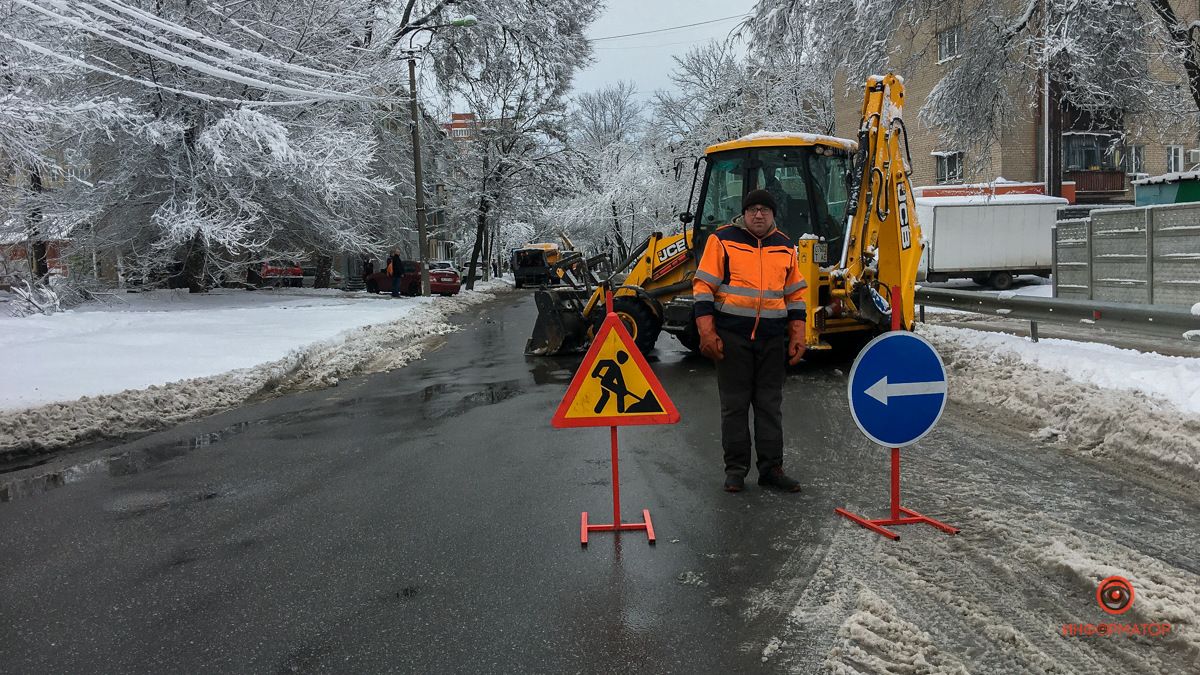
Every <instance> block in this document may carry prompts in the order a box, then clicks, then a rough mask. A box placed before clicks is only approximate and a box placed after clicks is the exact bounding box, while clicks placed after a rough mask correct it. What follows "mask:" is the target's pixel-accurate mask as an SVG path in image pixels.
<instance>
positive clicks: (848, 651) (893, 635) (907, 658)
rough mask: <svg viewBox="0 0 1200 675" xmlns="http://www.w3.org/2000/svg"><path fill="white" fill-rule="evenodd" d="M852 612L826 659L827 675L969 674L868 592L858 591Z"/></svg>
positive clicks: (882, 601)
mask: <svg viewBox="0 0 1200 675" xmlns="http://www.w3.org/2000/svg"><path fill="white" fill-rule="evenodd" d="M855 609H856V610H857V611H855V612H854V614H852V615H850V618H848V619H846V622H845V623H843V624H842V626H841V628H839V629H838V638H839V639H840V640H839V643H838V644H837V645H835V646H834V647H833V649H831V650H830V651H829V654H828V655H826V657H825V668H826V669H827V670H828V671H829V672H831V673H835V674H837V675H857V674H859V673H961V674H963V675H965V674H966V673H967V672H969V671H967V669H966V667H965V666H964V665H963V664H962V663H961V662H960V661H958V659H955V658H954V657H953V656H951V655H950V654H947V653H945V652H943V651H941V650H939V649H938V648H937V646H936V645H934V644H933V640H932V639H931V638H930V636H929V633H926V632H925V631H923V630H921V629H920V628H917V626H915V625H914V624H912V623H911V622H909V621H905V620H904V619H902V618H900V616H899V615H898V614H897V612H896V608H895V607H893V606H892V605H891V604H889V603H888V602H887V601H885V600H884V599H883V598H880V597H879V596H878V595H876V594H875V593H873V592H871V591H870V590H869V589H868V588H866V587H860V588H859V591H858V599H857V603H856V606H855Z"/></svg>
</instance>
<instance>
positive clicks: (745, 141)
mask: <svg viewBox="0 0 1200 675" xmlns="http://www.w3.org/2000/svg"><path fill="white" fill-rule="evenodd" d="M772 145H830V146H833V147H835V148H841V149H842V150H846V151H847V152H855V151H857V150H858V143H857V142H855V141H852V140H850V139H848V138H838V137H837V136H825V135H822V134H806V133H800V132H796V131H756V132H754V133H752V134H746V135H745V136H742V137H741V138H739V139H737V140H734V141H726V142H724V143H717V144H716V145H710V146H708V147H707V148H705V150H704V153H705V154H708V153H711V152H721V151H723V150H735V149H737V148H744V147H747V146H751V147H764V146H772Z"/></svg>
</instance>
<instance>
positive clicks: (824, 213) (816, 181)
mask: <svg viewBox="0 0 1200 675" xmlns="http://www.w3.org/2000/svg"><path fill="white" fill-rule="evenodd" d="M808 167H809V168H808V170H809V175H811V176H812V191H813V199H812V203H813V209H814V214H813V217H814V221H813V228H812V233H813V234H815V235H818V236H821V237H824V238H825V241H826V242H828V243H829V249H828V250H829V255H830V256H838V255H841V253H840V252H841V250H842V243H843V240H844V239H845V235H846V216H847V215H848V209H849V206H850V204H849V200H850V190H849V183H848V181H847V175H848V173H847V172H848V171H849V170H850V157H849V156H848V155H846V154H844V153H836V152H830V153H829V154H826V153H822V152H813V153H811V154H810V155H809V156H808ZM831 262H833V261H832V260H826V261H822V263H821V264H822V265H828V264H830V263H831Z"/></svg>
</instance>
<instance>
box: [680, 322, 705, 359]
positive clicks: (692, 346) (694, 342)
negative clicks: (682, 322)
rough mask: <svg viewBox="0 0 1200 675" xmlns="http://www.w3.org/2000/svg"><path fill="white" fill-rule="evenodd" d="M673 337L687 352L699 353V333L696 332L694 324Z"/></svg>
mask: <svg viewBox="0 0 1200 675" xmlns="http://www.w3.org/2000/svg"><path fill="white" fill-rule="evenodd" d="M675 337H676V338H677V339H678V340H679V344H681V345H683V346H684V347H687V348H688V350H689V351H691V352H693V353H696V354H699V353H700V332H699V331H697V330H696V324H692V325H690V326H688V327H687V328H686V329H684V331H683V332H682V333H676V334H675Z"/></svg>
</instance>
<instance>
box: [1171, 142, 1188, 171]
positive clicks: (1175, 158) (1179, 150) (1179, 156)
mask: <svg viewBox="0 0 1200 675" xmlns="http://www.w3.org/2000/svg"><path fill="white" fill-rule="evenodd" d="M1183 168H1184V167H1183V146H1182V145H1168V146H1167V173H1178V172H1180V171H1183Z"/></svg>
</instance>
